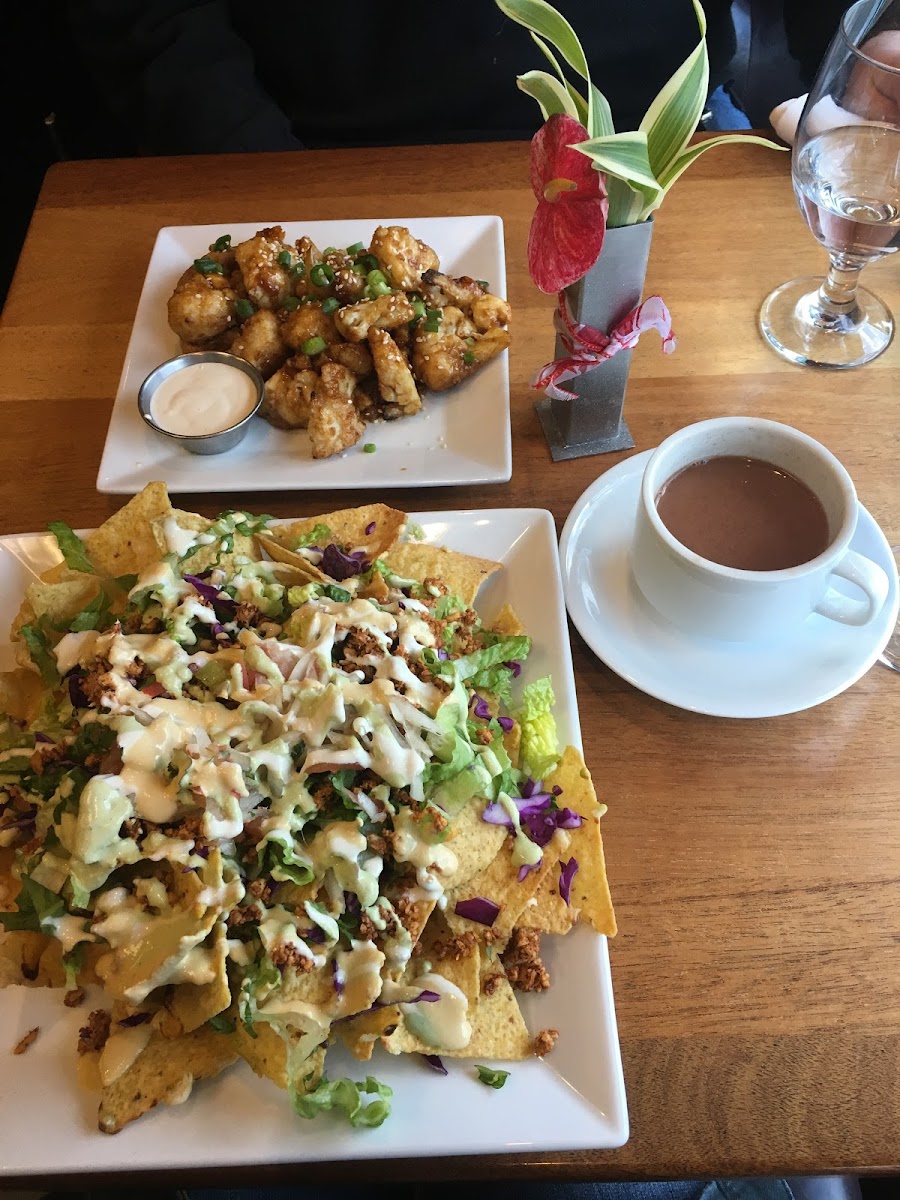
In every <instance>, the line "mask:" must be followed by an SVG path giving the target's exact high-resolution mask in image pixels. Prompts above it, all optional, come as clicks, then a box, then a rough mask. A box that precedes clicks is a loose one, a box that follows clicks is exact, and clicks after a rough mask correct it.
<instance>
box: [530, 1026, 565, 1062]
mask: <svg viewBox="0 0 900 1200" xmlns="http://www.w3.org/2000/svg"><path fill="white" fill-rule="evenodd" d="M558 1039H559V1030H558V1029H542V1030H541V1032H540V1033H539V1034H538V1035H537V1037H536V1038H535V1039H534V1042H533V1043H532V1047H533V1049H534V1052H535V1054H536V1055H537V1057H538V1058H543V1057H544V1055H545V1054H549V1053H550V1051H551V1050H552V1049H553V1047H554V1046H555V1045H556V1043H557V1040H558Z"/></svg>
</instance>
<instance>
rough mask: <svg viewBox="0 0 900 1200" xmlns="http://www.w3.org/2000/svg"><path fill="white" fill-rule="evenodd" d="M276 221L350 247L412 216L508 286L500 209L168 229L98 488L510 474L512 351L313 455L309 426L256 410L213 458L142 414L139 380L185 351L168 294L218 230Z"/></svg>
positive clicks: (434, 238) (463, 261) (451, 250)
mask: <svg viewBox="0 0 900 1200" xmlns="http://www.w3.org/2000/svg"><path fill="white" fill-rule="evenodd" d="M279 223H280V224H281V225H282V227H283V228H284V230H285V234H286V236H287V240H288V241H289V242H292V241H294V240H295V239H296V238H298V237H300V236H301V234H306V235H308V236H309V237H311V238H312V239H313V241H314V242H315V243H316V245H317V246H319V247H320V248H322V247H325V246H352V245H353V244H354V242H365V244H366V245H368V244H369V241H370V239H371V237H372V233H373V232H374V230H375V228H376V226H378V225H406V226H408V227H409V228H410V229H411V230H412V232H413V233H414V234H415V235H416V236H417V237H419V238H421V239H422V240H423V241H425V242H427V243H428V245H429V246H432V247H433V248H434V250H435V251H436V252H437V254H438V256H439V258H440V260H441V269H442V270H444V271H447V272H448V273H449V274H451V275H470V276H471V277H472V278H473V279H486V280H487V281H488V282H489V283H490V285H491V287H492V289H493V290H494V291H495V292H496V293H497V294H498V295H500V296H505V295H506V261H505V258H504V253H503V222H502V221H501V219H500V218H499V217H493V216H484V217H417V218H412V219H403V218H377V217H373V218H371V219H368V220H358V221H357V220H354V221H302V222H297V221H282V222H276V221H258V222H255V223H254V224H252V225H251V224H245V225H240V224H234V225H228V226H225V225H171V226H168V227H167V228H165V229H161V230H160V231H159V233H158V235H157V238H156V244H155V245H154V247H153V253H152V255H151V256H150V265H149V267H148V268H147V275H146V277H145V279H144V287H143V290H142V291H141V298H140V301H139V303H138V309H137V315H136V316H135V319H134V326H133V328H132V331H131V339H130V341H129V343H128V351H127V353H126V355H125V365H124V367H123V368H122V377H121V379H120V380H119V390H118V391H117V393H116V400H115V404H114V406H113V411H112V416H111V418H110V422H109V429H108V431H107V435H106V444H105V446H104V448H103V458H102V460H101V462H100V470H99V473H98V475H97V489H98V490H99V491H101V492H115V493H119V494H122V495H132V494H134V493H135V492H139V491H140V490H141V488H142V487H143V486H144V484H146V483H150V482H151V480H154V479H163V480H165V482H166V483H167V484H168V487H169V490H170V491H172V492H234V491H269V490H278V491H289V490H297V489H299V488H303V489H306V490H314V489H316V488H376V487H380V488H386V487H392V488H393V487H432V486H434V487H436V486H439V485H442V484H443V485H449V484H461V483H504V482H506V480H508V479H509V477H510V475H511V473H512V449H511V445H510V426H509V365H508V361H507V355H506V354H501V355H500V356H499V357H498V358H495V359H494V360H493V361H492V362H490V363H488V365H487V366H486V367H484V368H483V369H482V370H481V371H479V372H478V374H477V375H473V376H472V377H471V378H470V379H467V380H466V381H465V382H464V383H461V384H460V385H459V386H458V387H456V388H453V389H452V390H451V391H449V392H443V393H440V394H436V393H428V394H426V396H425V402H424V404H423V407H422V411H421V412H419V413H417V414H416V416H414V417H404V418H401V419H400V420H397V421H376V422H373V423H372V424H371V425H370V426H369V427H368V429H367V430H366V433H365V434H364V435H363V437H362V439H361V440H360V442H359V444H358V445H356V446H354V447H352V448H351V449H350V450H347V451H345V452H344V453H343V454H340V455H336V456H335V457H334V458H326V459H319V460H316V459H313V458H312V456H311V454H310V448H309V438H308V436H307V434H306V432H305V431H303V430H295V431H292V432H288V431H285V430H282V429H273V428H272V426H271V425H269V424H267V423H266V422H265V421H263V420H262V419H259V418H256V419H254V421H253V422H252V424H251V428H250V430H249V432H248V433H247V435H246V437H245V438H244V440H243V441H242V442H241V443H240V445H238V446H236V447H235V448H234V449H233V450H230V451H228V452H226V453H225V454H216V455H210V456H208V457H203V456H200V455H195V454H189V453H188V451H187V450H183V449H181V448H180V447H179V446H173V445H172V444H171V443H169V442H168V441H166V440H165V439H163V438H161V437H160V436H159V435H158V434H156V433H154V432H153V430H151V429H149V428H148V427H147V426H146V425H145V424H144V422H143V421H142V420H141V417H140V415H139V414H138V409H137V394H138V389H139V388H140V386H141V383H142V382H143V381H144V379H145V378H146V377H147V375H148V374H149V373H150V371H152V370H153V368H154V367H156V366H158V365H159V364H160V363H161V362H164V361H165V360H166V359H168V358H172V357H173V356H174V355H176V354H180V353H181V346H180V343H179V341H178V338H177V337H176V336H175V334H174V333H172V331H171V330H170V329H169V326H168V322H167V319H166V302H167V300H168V298H169V296H170V295H171V293H172V290H173V289H174V287H175V284H176V283H177V282H178V279H179V277H180V276H181V275H182V274H183V272H184V271H185V270H186V268H187V267H189V266H190V264H191V263H192V262H193V261H194V259H195V258H199V257H200V256H201V255H202V254H204V253H205V252H206V249H207V247H208V246H209V245H210V244H211V243H212V242H214V241H215V240H216V238H217V237H219V236H220V235H221V234H222V233H230V234H231V237H232V244H234V245H236V244H237V243H238V242H240V241H243V240H244V239H245V238H248V237H252V236H253V234H254V233H256V231H257V230H258V229H264V228H265V227H266V226H267V225H275V224H279ZM366 442H373V443H374V444H375V445H376V446H377V450H376V451H375V453H374V454H366V453H364V451H363V449H362V447H363V445H364V444H365V443H366Z"/></svg>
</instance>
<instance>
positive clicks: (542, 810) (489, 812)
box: [481, 780, 582, 847]
mask: <svg viewBox="0 0 900 1200" xmlns="http://www.w3.org/2000/svg"><path fill="white" fill-rule="evenodd" d="M528 782H529V783H531V785H532V786H531V787H528V785H527V784H526V786H525V787H523V788H522V791H523V792H525V791H526V790H528V792H529V795H528V796H522V797H516V796H513V797H511V799H512V802H513V804H515V806H516V808H517V809H518V811H519V822H520V824H521V826H522V829H523V830H524V831H525V833H527V834H528V837H529V838H530V839H531V841H533V842H534V843H535V845H537V846H541V847H543V846H546V845H547V843H548V842H549V841H550V839H551V838H552V837H553V834H554V833H555V831H556V830H557V829H577V828H578V827H579V826H580V825H581V823H582V818H581V817H579V815H578V813H575V812H572V810H571V809H570V808H551V807H550V805H551V802H552V800H553V797H552V796H551V794H550V793H549V792H536V791H534V788H535V787H536V786H537V785H536V784H534V782H533V780H529V781H528ZM481 819H482V821H487V823H488V824H489V825H504V826H505V827H506V828H507V829H514V828H515V826H514V824H513V822H512V820H511V819H510V816H509V814H508V813H507V811H506V809H505V808H504V807H503V806H502V804H500V802H499V801H497V800H495V801H494V802H493V803H492V804H489V805H488V806H487V808H486V809H485V810H484V812H483V813H482V814H481Z"/></svg>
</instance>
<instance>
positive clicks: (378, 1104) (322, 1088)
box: [290, 1075, 394, 1129]
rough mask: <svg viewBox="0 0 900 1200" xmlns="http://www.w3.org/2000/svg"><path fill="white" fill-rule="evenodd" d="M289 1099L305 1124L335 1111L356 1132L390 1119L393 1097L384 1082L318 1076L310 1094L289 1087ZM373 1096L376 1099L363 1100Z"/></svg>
mask: <svg viewBox="0 0 900 1200" xmlns="http://www.w3.org/2000/svg"><path fill="white" fill-rule="evenodd" d="M290 1091H291V1100H292V1101H293V1104H294V1110H295V1112H296V1113H297V1115H298V1116H301V1117H303V1118H304V1119H305V1120H307V1121H311V1120H312V1119H313V1118H314V1117H317V1116H318V1115H319V1113H323V1112H330V1111H331V1110H332V1109H337V1111H338V1112H342V1113H343V1114H344V1116H345V1117H346V1118H347V1120H348V1121H349V1122H350V1124H351V1125H353V1126H355V1127H356V1128H357V1129H359V1128H362V1129H376V1128H377V1127H378V1126H379V1125H381V1124H383V1123H384V1121H385V1120H386V1119H387V1118H388V1117H389V1116H390V1113H391V1105H390V1098H391V1096H392V1095H393V1094H394V1093H393V1091H392V1089H391V1088H389V1087H388V1085H387V1084H386V1083H379V1082H378V1080H377V1079H374V1078H373V1077H372V1076H371V1075H367V1076H366V1078H365V1080H364V1081H363V1082H361V1083H354V1082H353V1080H352V1079H346V1078H345V1079H335V1080H329V1079H328V1078H327V1077H326V1076H324V1075H323V1076H322V1078H321V1079H320V1080H319V1082H318V1083H317V1084H316V1086H315V1087H314V1088H313V1089H312V1091H311V1092H305V1093H304V1092H300V1091H298V1090H297V1089H296V1088H294V1087H291V1089H290ZM369 1096H374V1097H376V1099H372V1100H367V1099H366V1097H369Z"/></svg>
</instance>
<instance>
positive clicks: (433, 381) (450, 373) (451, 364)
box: [412, 310, 509, 392]
mask: <svg viewBox="0 0 900 1200" xmlns="http://www.w3.org/2000/svg"><path fill="white" fill-rule="evenodd" d="M446 311H447V310H445V312H446ZM508 346H509V333H508V332H507V331H506V330H505V329H499V328H497V329H489V330H488V331H487V332H486V333H483V334H481V335H479V336H476V337H466V338H463V337H460V336H459V334H457V333H453V332H451V331H450V329H445V328H443V327H442V328H441V331H440V332H439V333H426V332H425V330H421V331H419V332H417V333H416V337H415V342H414V344H413V358H412V364H413V370H414V371H415V374H416V378H417V379H420V380H421V381H422V382H423V383H424V384H425V386H426V387H428V388H430V389H431V390H432V391H433V392H445V391H446V390H447V389H448V388H452V387H455V386H456V384H457V383H460V382H461V381H462V380H463V379H467V378H468V376H469V375H472V374H474V372H475V371H477V370H478V368H479V367H481V366H484V364H485V363H486V362H489V361H490V360H491V359H492V358H495V357H496V356H497V355H498V354H499V353H500V352H501V351H503V350H505V349H506V348H507V347H508Z"/></svg>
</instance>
